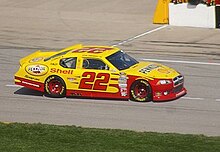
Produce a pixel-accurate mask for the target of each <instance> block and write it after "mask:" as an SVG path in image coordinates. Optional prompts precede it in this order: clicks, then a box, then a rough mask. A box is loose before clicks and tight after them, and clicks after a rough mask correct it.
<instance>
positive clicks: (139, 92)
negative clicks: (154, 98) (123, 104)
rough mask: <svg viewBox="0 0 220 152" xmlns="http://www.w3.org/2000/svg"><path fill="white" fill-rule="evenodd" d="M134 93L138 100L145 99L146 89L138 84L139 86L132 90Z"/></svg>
mask: <svg viewBox="0 0 220 152" xmlns="http://www.w3.org/2000/svg"><path fill="white" fill-rule="evenodd" d="M134 92H135V95H136V96H137V97H138V98H146V96H147V94H148V91H147V88H146V85H144V84H142V83H140V84H137V85H136V86H135V88H134Z"/></svg>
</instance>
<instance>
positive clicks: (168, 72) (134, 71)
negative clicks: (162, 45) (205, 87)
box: [124, 62, 180, 79]
mask: <svg viewBox="0 0 220 152" xmlns="http://www.w3.org/2000/svg"><path fill="white" fill-rule="evenodd" d="M124 72H125V73H126V74H127V75H138V76H140V75H141V76H144V77H148V78H158V79H173V78H175V77H176V76H178V75H180V74H179V73H178V72H177V71H175V70H174V69H172V68H170V67H167V66H164V65H162V64H159V63H154V62H139V63H138V64H136V65H134V66H132V67H130V68H129V69H126V70H124Z"/></svg>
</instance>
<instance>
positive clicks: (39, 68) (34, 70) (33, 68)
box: [25, 64, 48, 76]
mask: <svg viewBox="0 0 220 152" xmlns="http://www.w3.org/2000/svg"><path fill="white" fill-rule="evenodd" d="M25 70H26V72H27V73H29V74H30V75H33V76H42V75H45V74H46V73H47V72H48V67H47V66H45V65H41V64H33V65H28V66H26V68H25Z"/></svg>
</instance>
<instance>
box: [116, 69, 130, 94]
mask: <svg viewBox="0 0 220 152" xmlns="http://www.w3.org/2000/svg"><path fill="white" fill-rule="evenodd" d="M118 86H119V88H120V93H121V96H127V95H128V92H127V76H126V74H125V73H124V72H122V73H120V74H119V79H118Z"/></svg>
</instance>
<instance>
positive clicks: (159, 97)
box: [15, 44, 186, 101]
mask: <svg viewBox="0 0 220 152" xmlns="http://www.w3.org/2000/svg"><path fill="white" fill-rule="evenodd" d="M15 84H17V85H21V86H24V87H27V88H31V89H34V90H38V91H41V92H44V93H46V94H48V95H49V96H51V97H64V96H77V97H79V96H80V97H94V98H116V99H131V100H134V101H166V100H172V99H176V98H178V97H180V96H183V95H185V94H186V89H185V88H184V77H183V76H182V75H181V74H180V73H178V72H177V71H175V70H174V69H172V68H169V67H167V66H164V65H161V64H158V63H153V62H139V61H137V60H135V59H134V58H132V57H131V56H129V55H128V54H126V53H124V52H123V51H122V50H120V49H119V48H117V47H109V46H83V45H81V44H79V45H74V46H71V47H68V48H66V49H63V50H61V51H58V52H41V51H37V52H35V53H33V54H30V55H29V56H26V57H24V58H22V59H21V60H20V68H19V70H18V72H17V73H16V74H15Z"/></svg>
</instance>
